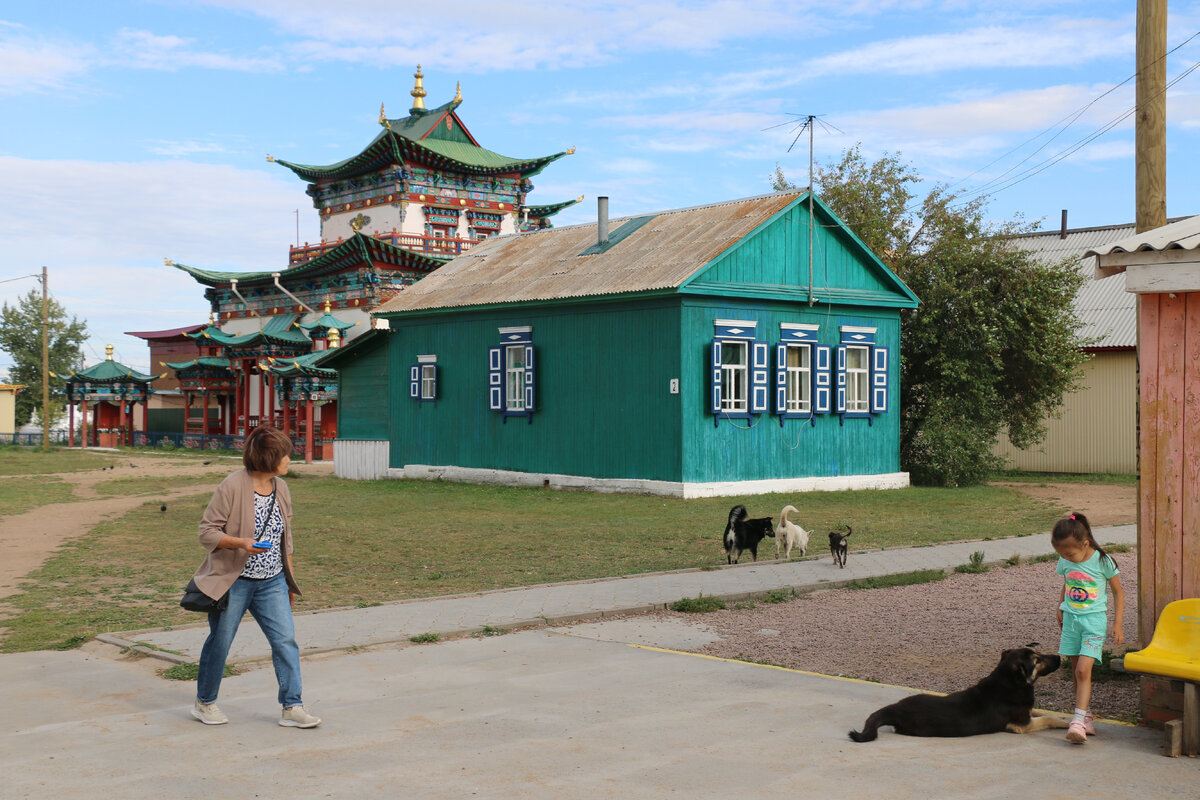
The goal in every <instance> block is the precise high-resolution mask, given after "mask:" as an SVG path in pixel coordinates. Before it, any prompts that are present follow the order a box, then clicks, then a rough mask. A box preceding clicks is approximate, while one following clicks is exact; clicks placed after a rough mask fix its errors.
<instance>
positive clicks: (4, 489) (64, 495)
mask: <svg viewBox="0 0 1200 800" xmlns="http://www.w3.org/2000/svg"><path fill="white" fill-rule="evenodd" d="M74 499H75V498H74V494H73V493H72V491H71V486H70V484H67V483H63V482H62V480H61V479H60V478H55V477H47V476H37V477H33V478H0V517H7V516H8V515H10V514H24V513H25V512H26V511H31V510H33V509H35V508H38V507H40V506H44V505H49V504H51V503H70V502H71V501H72V500H74Z"/></svg>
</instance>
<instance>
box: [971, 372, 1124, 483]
mask: <svg viewBox="0 0 1200 800" xmlns="http://www.w3.org/2000/svg"><path fill="white" fill-rule="evenodd" d="M1083 371H1084V378H1083V383H1082V386H1081V388H1080V389H1079V390H1078V391H1077V392H1074V393H1072V394H1070V395H1067V396H1066V397H1065V398H1063V406H1062V415H1061V417H1060V418H1058V419H1051V420H1047V424H1046V430H1047V434H1046V438H1045V439H1044V440H1042V442H1041V443H1039V444H1037V445H1035V446H1034V447H1032V448H1030V449H1028V450H1018V449H1017V448H1015V447H1013V446H1012V444H1011V443H1010V442H1009V441H1008V437H1007V436H1004V435H1003V434H1001V436H1000V441H999V442H997V444H996V446H995V447H994V448H993V452H994V453H995V454H996V455H998V456H1000V457H1001V458H1003V459H1005V461H1006V462H1007V463H1008V468H1009V469H1017V470H1025V471H1028V472H1109V473H1124V474H1130V475H1132V474H1133V473H1134V472H1136V471H1137V392H1138V379H1137V354H1136V353H1135V352H1134V351H1132V350H1113V351H1101V352H1098V353H1095V354H1094V355H1093V357H1092V359H1091V360H1090V361H1088V363H1087V364H1085V365H1084V367H1083Z"/></svg>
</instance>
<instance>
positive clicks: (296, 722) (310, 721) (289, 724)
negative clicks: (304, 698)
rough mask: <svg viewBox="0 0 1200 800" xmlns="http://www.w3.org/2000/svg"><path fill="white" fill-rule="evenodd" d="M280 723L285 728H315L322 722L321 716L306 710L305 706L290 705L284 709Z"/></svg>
mask: <svg viewBox="0 0 1200 800" xmlns="http://www.w3.org/2000/svg"><path fill="white" fill-rule="evenodd" d="M279 724H280V725H282V726H283V727H285V728H315V727H317V726H318V725H320V724H321V718H320V717H314V716H313V715H312V714H310V713H308V712H307V711H305V710H304V706H289V707H288V708H285V709H284V710H283V716H282V717H281V718H280V719H279Z"/></svg>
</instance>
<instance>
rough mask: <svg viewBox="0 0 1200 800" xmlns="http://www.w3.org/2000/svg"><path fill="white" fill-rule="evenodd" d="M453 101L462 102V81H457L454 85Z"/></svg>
mask: <svg viewBox="0 0 1200 800" xmlns="http://www.w3.org/2000/svg"><path fill="white" fill-rule="evenodd" d="M454 102H456V103H461V102H462V81H459V82H458V83H456V84H455V85H454Z"/></svg>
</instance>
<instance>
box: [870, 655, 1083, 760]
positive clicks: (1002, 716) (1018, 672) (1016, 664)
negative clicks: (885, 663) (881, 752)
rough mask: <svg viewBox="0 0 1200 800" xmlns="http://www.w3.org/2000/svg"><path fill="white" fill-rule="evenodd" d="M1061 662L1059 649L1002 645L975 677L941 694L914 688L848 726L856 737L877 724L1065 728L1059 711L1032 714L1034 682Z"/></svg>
mask: <svg viewBox="0 0 1200 800" xmlns="http://www.w3.org/2000/svg"><path fill="white" fill-rule="evenodd" d="M1061 663H1062V659H1060V658H1059V657H1058V656H1057V655H1052V654H1048V653H1039V652H1037V651H1036V650H1034V649H1033V646H1032V645H1031V646H1027V647H1018V648H1016V649H1015V650H1005V651H1004V652H1003V653H1001V654H1000V663H999V664H997V665H996V668H995V669H994V670H992V672H991V674H990V675H988V676H987V677H986V678H984V679H983V680H981V681H980V682H979V683H977V684H975V685H974V686H971V687H969V688H967V689H963V690H962V691H959V692H955V693H954V694H948V695H946V696H945V697H939V696H937V695H932V694H914V695H910V696H908V697H906V698H904V699H903V700H901V701H899V702H896V703H892V704H891V705H890V706H884V707H883V708H881V709H879V710H878V711H876V712H875V713H874V714H872V715H871V716H869V717H867V722H866V724H865V725H863V729H862V732H861V733H859V732H858V731H850V738H851V739H853V740H854V741H856V742H871V741H874V740H875V738H876V736H877V734H878V732H879V728H880V726H881V725H891V726H892V728H893V729H895V731H896V733H901V734H904V735H905V736H975V735H976V734H980V733H999V732H1000V731H1008V732H1010V733H1032V732H1033V731H1040V730H1045V729H1046V728H1065V727H1067V723H1066V722H1064V721H1063V720H1061V719H1059V718H1058V717H1049V716H1039V717H1035V716H1033V715H1032V713H1031V712H1032V711H1033V682H1034V681H1036V680H1037V679H1038V678H1039V677H1041V676H1043V675H1049V674H1050V673H1052V672H1054V671H1055V670H1056V669H1058V668H1059V666H1060V664H1061Z"/></svg>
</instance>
